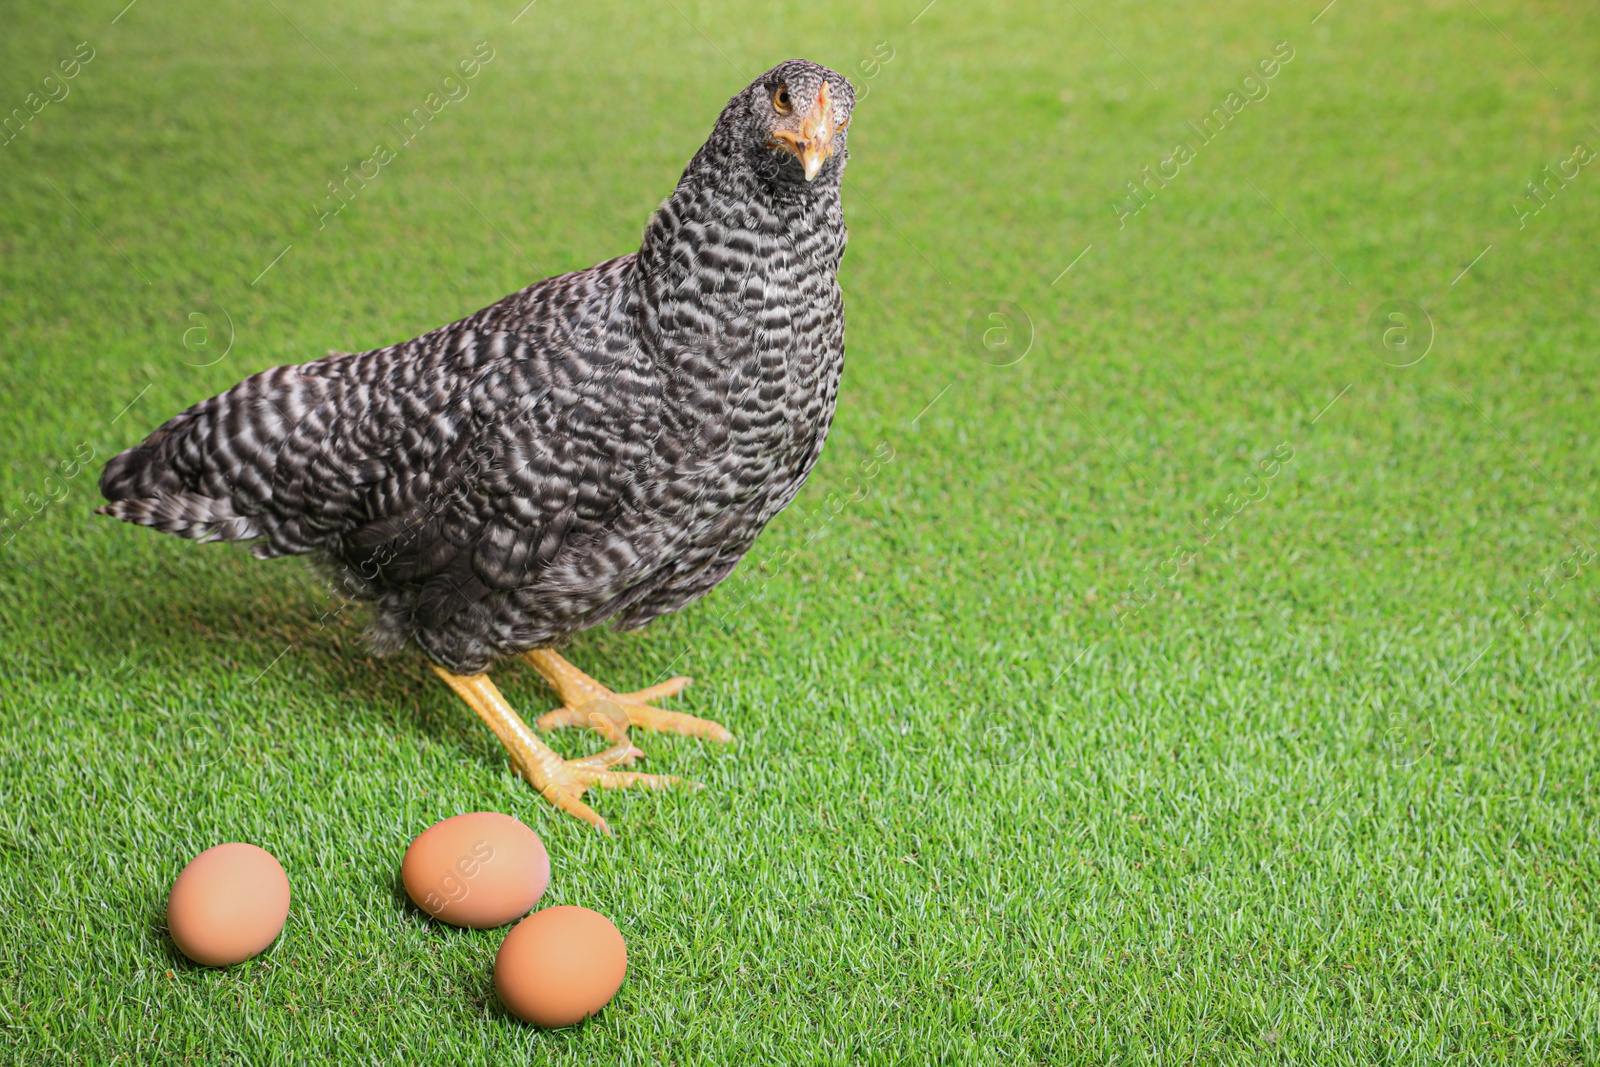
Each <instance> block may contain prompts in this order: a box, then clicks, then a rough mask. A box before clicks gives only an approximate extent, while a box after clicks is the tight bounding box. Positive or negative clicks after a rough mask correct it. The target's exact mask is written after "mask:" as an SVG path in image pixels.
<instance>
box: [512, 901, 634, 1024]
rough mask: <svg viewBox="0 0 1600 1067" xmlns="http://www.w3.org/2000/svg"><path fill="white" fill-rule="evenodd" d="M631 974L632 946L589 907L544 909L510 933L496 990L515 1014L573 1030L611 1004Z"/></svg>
mask: <svg viewBox="0 0 1600 1067" xmlns="http://www.w3.org/2000/svg"><path fill="white" fill-rule="evenodd" d="M627 973H628V946H627V945H625V944H624V943H623V941H622V934H621V932H620V931H618V930H617V928H616V927H615V926H614V925H612V922H611V920H610V919H608V918H606V917H605V916H604V915H601V914H600V913H599V912H597V911H590V910H589V909H588V908H574V907H568V906H562V907H558V908H546V909H545V910H543V911H540V912H535V913H534V914H532V915H530V916H528V917H527V918H526V919H523V920H522V921H521V922H519V923H518V924H517V925H515V926H513V927H512V928H511V932H510V933H509V934H507V935H506V939H505V940H504V941H502V942H501V943H500V952H499V954H498V955H496V956H495V958H494V987H495V989H496V990H498V991H499V993H500V999H501V1001H503V1002H504V1003H505V1006H506V1008H507V1009H509V1010H510V1012H511V1014H513V1015H515V1016H517V1017H518V1018H519V1019H522V1020H524V1021H526V1022H530V1023H533V1024H534V1025H536V1026H548V1027H556V1026H571V1025H572V1024H573V1023H577V1022H582V1021H583V1020H584V1019H587V1018H588V1017H589V1016H591V1015H593V1014H594V1013H595V1012H597V1011H599V1010H600V1009H601V1008H603V1007H605V1006H606V1005H607V1004H609V1003H610V1002H611V998H612V997H614V996H616V995H617V990H618V989H621V988H622V977H623V975H625V974H627Z"/></svg>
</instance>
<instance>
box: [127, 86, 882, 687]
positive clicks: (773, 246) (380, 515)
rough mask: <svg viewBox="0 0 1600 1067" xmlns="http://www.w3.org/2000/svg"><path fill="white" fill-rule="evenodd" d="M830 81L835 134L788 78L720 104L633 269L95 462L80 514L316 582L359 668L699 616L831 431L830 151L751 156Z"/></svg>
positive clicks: (493, 314)
mask: <svg viewBox="0 0 1600 1067" xmlns="http://www.w3.org/2000/svg"><path fill="white" fill-rule="evenodd" d="M824 81H826V82H827V84H828V87H829V91H830V93H831V99H832V101H833V108H834V110H835V113H836V115H837V119H838V121H839V123H840V124H841V126H842V125H843V123H844V122H846V121H847V120H848V118H849V114H850V109H851V108H852V106H853V104H854V93H853V91H852V89H851V87H850V84H849V82H848V81H846V80H845V78H844V77H842V76H841V75H839V74H837V73H836V72H834V71H831V70H828V69H827V68H825V67H821V66H818V65H817V64H814V63H810V62H807V61H805V60H791V61H789V62H787V63H783V64H780V65H779V66H777V67H775V68H773V69H772V70H771V71H769V72H767V73H766V74H764V75H762V76H761V77H760V78H758V79H757V80H756V81H755V82H754V83H752V84H751V85H750V86H749V87H748V88H747V89H745V90H744V91H743V92H741V93H739V94H738V95H737V96H735V97H734V98H733V99H732V100H731V101H729V103H728V106H727V108H726V109H725V110H724V111H723V112H722V115H721V117H720V118H719V119H718V121H717V124H716V127H715V129H714V130H713V131H712V134H711V137H710V139H709V140H707V141H706V143H705V145H704V146H703V147H702V148H701V149H700V151H699V152H698V153H697V154H696V155H695V157H694V159H693V160H692V161H691V162H690V163H689V165H688V167H687V169H686V170H685V171H684V174H683V177H682V179H681V180H680V181H679V182H678V185H677V188H676V189H675V190H674V192H673V194H672V196H671V197H670V198H669V199H667V200H666V201H665V202H664V203H663V204H662V206H661V207H660V209H659V210H657V211H656V213H655V215H654V216H653V217H652V218H651V219H650V222H649V224H648V226H647V227H646V230H645V235H644V241H643V244H642V245H641V247H640V249H639V251H638V252H636V253H633V254H631V255H626V256H622V257H620V258H617V259H612V260H608V261H607V262H604V263H601V264H598V265H596V266H594V267H590V268H589V269H587V270H582V271H577V272H574V273H572V274H565V275H561V276H559V277H555V278H549V279H546V280H544V281H541V282H538V283H537V284H534V285H532V286H529V287H528V288H526V289H523V290H521V291H520V292H517V293H513V294H511V295H510V296H508V297H506V298H505V299H503V300H500V301H499V302H497V303H495V304H493V305H491V306H490V307H487V308H484V309H483V310H482V311H479V312H478V313H476V314H474V315H471V316H469V317H467V318H465V319H462V320H461V321H460V322H456V323H453V324H451V325H449V326H445V327H442V328H441V329H437V330H434V331H432V332H430V333H427V334H424V335H423V336H421V337H418V338H415V339H413V340H410V341H405V342H402V343H400V344H396V345H390V346H388V347H386V348H380V349H376V350H373V351H369V352H360V353H354V354H348V355H336V356H330V357H328V358H325V359H318V360H315V361H313V362H310V363H304V364H298V365H291V366H283V367H274V368H272V369H271V370H267V371H263V372H262V373H260V374H256V375H254V376H252V377H250V378H246V379H245V380H244V381H242V382H240V383H239V384H238V385H236V386H234V387H233V388H232V389H229V390H228V391H227V392H225V393H222V394H220V395H218V396H214V397H212V398H210V399H209V400H205V401H202V402H201V403H199V404H196V405H195V406H194V407H192V408H190V409H188V410H187V411H185V412H183V413H182V414H180V415H178V416H176V417H174V418H173V419H171V420H170V421H168V422H167V423H166V424H165V425H163V426H162V427H160V428H159V429H157V430H156V431H155V432H154V433H152V434H151V435H150V436H149V437H148V438H147V439H146V440H145V441H144V442H143V443H142V444H139V445H137V446H135V447H133V448H131V449H129V450H128V451H126V452H123V453H122V454H120V455H118V456H116V457H115V458H113V459H112V460H111V461H110V463H108V464H107V466H106V469H105V472H104V474H103V475H102V477H101V479H100V489H101V492H102V493H103V494H104V496H105V498H106V499H107V500H108V501H110V503H109V504H107V505H105V506H104V507H102V508H101V509H100V511H101V512H103V513H105V514H108V515H113V516H115V517H117V518H119V519H124V520H126V521H128V522H134V523H139V524H142V525H145V526H151V527H154V528H155V529H158V530H161V531H163V532H165V533H170V534H175V535H177V536H180V537H188V538H192V539H195V540H199V541H217V540H225V541H241V540H255V541H256V544H255V546H254V552H255V554H256V555H257V556H259V557H262V558H267V557H272V556H281V555H290V554H312V555H315V556H317V557H320V558H321V559H322V560H323V561H325V562H326V563H327V564H328V565H330V566H331V567H332V568H333V569H334V570H335V571H336V572H337V575H338V579H339V581H340V582H341V583H342V585H343V586H344V587H345V589H346V590H347V591H349V592H351V593H355V594H357V595H359V596H361V597H363V598H365V599H369V600H372V601H374V602H375V603H376V613H375V618H374V622H373V625H372V633H373V636H374V639H375V642H376V644H378V645H379V646H380V647H381V648H383V649H386V650H392V649H395V648H398V647H400V646H402V645H404V644H406V643H407V642H414V643H415V644H417V645H419V646H420V647H421V648H422V649H423V650H424V651H425V652H426V653H427V655H428V656H430V657H431V658H432V659H433V660H434V661H435V662H437V663H439V664H440V665H441V666H444V667H445V668H447V669H449V670H452V671H455V672H457V673H475V672H478V671H481V670H483V669H485V668H486V667H487V666H488V664H489V663H490V662H492V661H493V660H494V659H496V658H498V657H500V656H504V655H508V654H511V653H513V652H519V651H523V650H526V649H529V648H537V647H544V646H549V645H552V644H559V643H560V642H562V641H564V640H565V639H567V638H568V637H570V636H571V635H573V634H575V633H578V632H580V631H582V630H585V629H588V628H590V627H593V626H596V625H598V624H600V623H604V622H610V623H612V624H613V625H615V626H617V627H618V628H622V629H631V628H634V627H638V626H641V625H643V624H645V623H647V622H649V621H650V620H652V619H654V618H657V617H659V616H661V615H663V614H666V613H669V612H672V611H676V610H678V609H679V608H681V607H683V606H684V605H686V604H688V603H690V602H691V601H693V600H695V599H696V598H697V597H700V596H702V595H703V594H705V593H706V592H708V591H709V590H710V589H711V588H712V587H713V586H715V585H716V584H717V583H718V582H720V581H721V580H722V579H723V578H725V577H726V576H727V575H728V573H729V572H730V571H731V570H732V569H733V567H734V565H735V564H737V563H738V562H739V559H740V557H742V556H743V555H744V554H745V552H746V551H747V550H748V549H749V548H750V546H751V543H752V542H753V541H754V539H755V537H756V535H757V534H758V533H759V532H760V531H761V529H762V527H763V526H765V525H766V523H767V522H768V521H769V520H771V519H772V517H773V516H774V515H776V514H777V513H778V512H779V511H781V510H782V509H783V508H784V507H785V506H787V505H788V504H789V502H790V501H791V500H793V499H794V496H795V494H796V493H797V492H798V491H799V489H800V487H801V485H802V484H803V483H804V482H805V480H806V477H807V475H808V474H809V473H810V471H811V468H812V466H813V465H814V464H815V463H816V462H817V457H818V455H819V454H820V453H821V451H822V446H823V441H824V439H825V438H826V437H827V434H828V427H829V425H830V423H831V422H832V419H833V412H834V404H835V400H836V398H837V394H838V386H839V377H840V373H841V371H842V369H843V364H844V306H843V299H842V296H841V293H840V290H839V285H838V281H837V271H838V267H839V262H840V260H841V258H842V257H843V255H844V247H845V227H844V217H843V213H842V210H841V206H840V196H839V194H840V182H841V180H842V171H843V169H844V164H845V158H846V154H847V153H846V151H845V138H846V136H847V132H846V131H845V130H844V129H842V128H841V129H840V130H839V131H838V132H837V134H835V135H834V141H833V154H832V156H831V158H830V159H829V160H828V161H827V163H826V164H825V165H824V166H823V167H822V169H821V171H820V173H818V174H817V175H816V177H815V179H814V180H810V181H808V180H806V177H805V175H804V173H803V172H802V169H801V164H800V161H799V160H798V159H797V158H796V157H795V156H794V155H791V154H786V153H783V152H780V151H776V150H775V149H774V147H773V145H772V142H771V139H770V137H769V131H770V127H771V124H772V123H773V122H774V121H775V120H774V118H773V115H772V114H771V111H772V109H773V106H774V105H773V94H774V92H775V89H777V88H778V87H783V86H786V87H787V88H788V89H789V91H790V93H792V94H793V96H794V98H795V99H799V100H812V99H815V98H817V96H818V93H819V91H820V89H821V87H822V84H823V82H824ZM824 99H826V97H824Z"/></svg>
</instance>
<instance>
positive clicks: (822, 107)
mask: <svg viewBox="0 0 1600 1067" xmlns="http://www.w3.org/2000/svg"><path fill="white" fill-rule="evenodd" d="M843 128H844V127H843V126H835V125H834V123H833V100H832V98H831V97H830V96H829V94H828V83H827V82H823V83H822V90H821V92H819V93H817V101H816V103H814V104H812V105H811V110H810V111H808V112H806V115H805V118H803V119H802V120H801V121H800V130H799V132H795V131H792V130H780V131H778V132H777V133H776V134H775V135H774V136H776V137H777V138H778V140H779V142H780V143H781V144H782V145H783V147H784V148H786V149H787V150H788V151H790V152H792V153H794V155H795V157H796V158H797V159H799V160H800V165H801V166H802V167H804V168H805V172H806V181H810V180H811V179H813V178H815V177H816V176H817V174H818V172H819V171H821V170H822V165H823V164H824V163H826V162H827V161H828V158H829V157H830V156H832V155H833V135H834V134H835V133H838V132H839V131H840V130H841V129H843Z"/></svg>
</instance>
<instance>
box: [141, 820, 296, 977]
mask: <svg viewBox="0 0 1600 1067" xmlns="http://www.w3.org/2000/svg"><path fill="white" fill-rule="evenodd" d="M288 917H289V876H288V875H286V874H284V873H283V864H281V863H279V862H278V861H277V859H276V858H275V857H274V856H273V855H272V853H270V852H268V851H267V850H266V849H264V848H258V847H256V846H255V845H248V844H245V843H243V842H240V841H234V842H230V843H228V844H225V845H217V846H216V847H215V848H208V849H206V850H205V851H204V852H202V853H200V855H198V856H196V857H195V858H194V859H192V860H190V861H189V865H188V866H187V867H185V868H184V869H183V870H182V871H181V872H180V873H179V874H178V880H177V881H176V882H173V883H172V893H171V894H170V895H169V896H168V897H167V930H168V932H170V933H171V934H172V940H173V941H174V942H175V943H176V944H177V946H178V950H179V951H180V952H182V953H183V954H184V955H185V956H188V957H189V958H190V959H191V960H194V961H195V962H196V963H199V964H203V965H204V966H207V967H227V966H229V965H231V964H235V963H242V962H243V961H245V960H247V959H249V958H250V957H251V956H254V955H256V954H257V953H258V952H261V951H262V950H264V949H265V948H266V947H267V946H268V945H270V944H272V942H273V941H274V940H276V938H277V936H278V934H279V933H281V932H282V931H283V924H284V920H286V919H288Z"/></svg>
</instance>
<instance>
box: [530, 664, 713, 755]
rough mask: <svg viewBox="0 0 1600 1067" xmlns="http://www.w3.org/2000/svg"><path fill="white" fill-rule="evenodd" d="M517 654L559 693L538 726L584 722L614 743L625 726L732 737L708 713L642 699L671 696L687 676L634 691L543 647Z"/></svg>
mask: <svg viewBox="0 0 1600 1067" xmlns="http://www.w3.org/2000/svg"><path fill="white" fill-rule="evenodd" d="M522 658H523V659H525V660H527V661H528V662H529V663H530V664H532V665H533V669H534V670H536V671H538V672H539V673H540V674H542V675H544V680H545V681H547V682H549V683H550V687H551V688H552V689H554V690H555V691H556V692H557V693H559V694H561V701H562V703H563V704H564V705H565V706H564V707H559V708H557V709H556V710H555V711H552V712H550V713H548V714H546V715H541V716H540V717H539V722H538V726H539V729H541V730H553V729H555V728H556V727H558V726H587V727H589V728H590V729H592V730H594V731H596V732H598V733H601V734H604V735H605V737H606V738H607V739H608V740H610V741H612V742H615V743H617V744H621V743H623V742H625V741H626V740H627V737H628V727H630V726H639V727H643V728H644V729H646V730H661V731H664V732H666V733H673V734H684V735H686V736H688V737H704V738H706V739H708V740H711V741H732V740H733V735H732V734H731V733H729V732H728V730H727V728H726V727H724V726H722V725H721V724H719V723H714V722H712V721H711V720H710V719H698V718H696V717H695V716H693V715H685V714H683V713H682V712H678V711H663V710H661V709H660V708H653V707H651V706H650V705H649V704H648V703H646V702H647V701H650V700H656V699H659V698H660V697H669V696H672V695H674V694H676V693H678V692H679V691H681V690H682V689H683V687H684V686H686V685H688V684H689V679H688V678H671V679H668V680H667V681H665V682H662V683H660V684H659V685H652V686H650V687H649V688H648V689H641V690H639V691H638V692H636V693H613V692H612V691H611V690H609V689H607V688H606V687H605V686H603V685H601V684H600V683H599V682H597V681H595V680H594V679H593V678H591V677H589V676H588V675H587V674H584V673H583V672H582V671H580V670H579V669H578V668H576V667H574V666H573V665H572V664H570V663H568V662H567V661H566V660H565V659H563V658H562V657H561V656H560V655H558V654H557V653H556V652H554V651H553V650H551V649H548V648H536V649H533V650H532V651H531V652H524V653H523V654H522Z"/></svg>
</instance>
